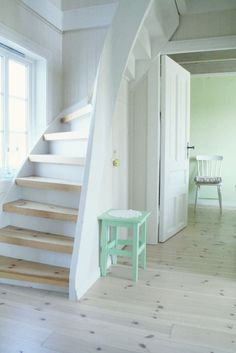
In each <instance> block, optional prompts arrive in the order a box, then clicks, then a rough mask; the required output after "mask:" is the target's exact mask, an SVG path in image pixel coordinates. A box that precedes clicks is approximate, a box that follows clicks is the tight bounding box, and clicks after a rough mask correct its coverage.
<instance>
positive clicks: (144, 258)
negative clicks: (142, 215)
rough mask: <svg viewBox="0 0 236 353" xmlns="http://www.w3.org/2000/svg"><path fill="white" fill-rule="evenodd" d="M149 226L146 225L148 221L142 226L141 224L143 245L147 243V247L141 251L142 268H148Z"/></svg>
mask: <svg viewBox="0 0 236 353" xmlns="http://www.w3.org/2000/svg"><path fill="white" fill-rule="evenodd" d="M146 229H147V226H146V221H145V222H143V224H142V226H141V246H142V245H143V244H145V247H144V249H143V251H142V253H141V265H142V268H143V269H145V268H146V256H147V255H146V242H147V241H146V240H147V239H146V238H147V235H146V234H147V230H146Z"/></svg>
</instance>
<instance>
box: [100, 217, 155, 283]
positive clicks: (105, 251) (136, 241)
mask: <svg viewBox="0 0 236 353" xmlns="http://www.w3.org/2000/svg"><path fill="white" fill-rule="evenodd" d="M110 211H115V210H109V211H107V212H105V213H103V214H102V215H101V216H100V217H98V219H99V220H100V221H101V238H100V239H101V240H100V268H101V275H102V276H106V274H107V261H108V257H109V256H111V257H112V263H113V264H116V263H117V256H124V257H125V256H127V257H131V258H132V266H133V269H132V279H133V281H135V282H136V281H137V280H138V262H139V255H141V265H142V268H144V269H145V267H146V229H147V219H148V217H149V216H150V213H149V212H141V215H140V216H138V217H134V218H125V217H115V216H112V215H110V214H109V212H110ZM119 227H125V228H129V229H132V231H133V234H132V239H126V240H123V239H119V232H118V228H119ZM125 245H130V246H131V250H130V251H129V250H126V249H122V248H121V247H123V246H125Z"/></svg>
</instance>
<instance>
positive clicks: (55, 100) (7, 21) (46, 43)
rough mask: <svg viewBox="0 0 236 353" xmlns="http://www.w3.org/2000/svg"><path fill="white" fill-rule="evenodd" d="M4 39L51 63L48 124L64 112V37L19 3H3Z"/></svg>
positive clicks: (0, 26)
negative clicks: (62, 96)
mask: <svg viewBox="0 0 236 353" xmlns="http://www.w3.org/2000/svg"><path fill="white" fill-rule="evenodd" d="M0 9H1V10H0V36H2V37H6V38H7V39H9V40H11V41H14V42H16V43H18V44H19V45H20V46H22V47H24V48H26V49H28V50H30V51H33V52H34V53H36V54H38V55H40V56H42V57H45V58H46V59H47V60H48V68H47V69H48V70H47V71H48V80H47V122H48V123H49V122H50V121H51V120H52V119H53V118H54V117H55V116H56V115H57V114H58V113H59V112H60V110H61V108H62V104H61V80H62V36H61V33H60V32H59V31H58V30H56V29H55V28H54V27H52V26H51V25H49V24H47V23H46V22H45V21H43V20H42V19H41V18H40V17H39V16H38V15H36V14H35V13H34V12H33V11H31V10H29V9H28V8H27V7H26V6H25V5H24V4H23V3H21V2H20V1H17V0H10V1H9V0H0Z"/></svg>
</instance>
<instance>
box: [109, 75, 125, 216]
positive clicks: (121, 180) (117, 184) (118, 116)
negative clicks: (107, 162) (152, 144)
mask: <svg viewBox="0 0 236 353" xmlns="http://www.w3.org/2000/svg"><path fill="white" fill-rule="evenodd" d="M128 127H129V84H128V81H127V80H126V78H124V77H123V79H122V82H121V86H120V90H119V93H118V98H117V102H116V108H115V113H114V116H113V120H112V150H113V158H118V159H119V160H120V166H119V167H113V170H112V179H113V182H112V197H113V200H112V207H113V208H123V209H127V208H128V206H129V205H128V201H129V200H128V199H129V197H128V183H129V180H128V178H129V158H128V151H129V148H128V143H129V129H128ZM114 151H116V152H115V153H114Z"/></svg>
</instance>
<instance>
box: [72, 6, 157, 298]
mask: <svg viewBox="0 0 236 353" xmlns="http://www.w3.org/2000/svg"><path fill="white" fill-rule="evenodd" d="M149 5H150V1H149V0H140V1H137V0H120V1H119V6H118V8H117V12H116V14H115V16H114V19H113V22H112V25H111V27H110V28H109V33H108V36H107V38H106V43H105V46H104V50H103V53H102V58H101V65H100V70H99V76H98V84H97V97H96V98H97V101H96V105H95V110H94V115H93V121H92V134H91V135H90V139H89V145H88V154H87V158H88V159H87V160H88V163H87V164H86V167H85V178H84V184H83V188H82V193H81V201H80V214H81V217H79V219H78V228H77V231H76V237H75V246H74V251H73V257H72V269H71V274H70V275H71V279H74V278H75V281H74V283H73V281H71V285H70V294H71V297H72V298H76V297H77V298H78V297H80V296H81V295H83V294H84V293H85V291H86V290H87V289H88V288H89V287H90V286H91V285H92V284H93V283H94V282H95V280H96V279H97V278H98V277H99V274H100V271H99V226H98V219H97V217H98V215H100V214H101V213H102V212H104V211H106V210H107V209H109V208H111V207H112V201H113V200H112V163H111V159H112V147H113V146H112V117H113V114H114V110H115V103H116V100H117V96H118V91H119V88H120V84H121V80H122V75H123V73H124V70H125V67H126V63H127V60H128V55H129V53H130V51H131V50H132V47H133V44H134V42H135V38H136V36H137V33H138V30H139V29H140V27H141V25H142V22H143V20H144V17H145V15H146V12H147V10H148V7H149ZM78 234H80V237H78Z"/></svg>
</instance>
